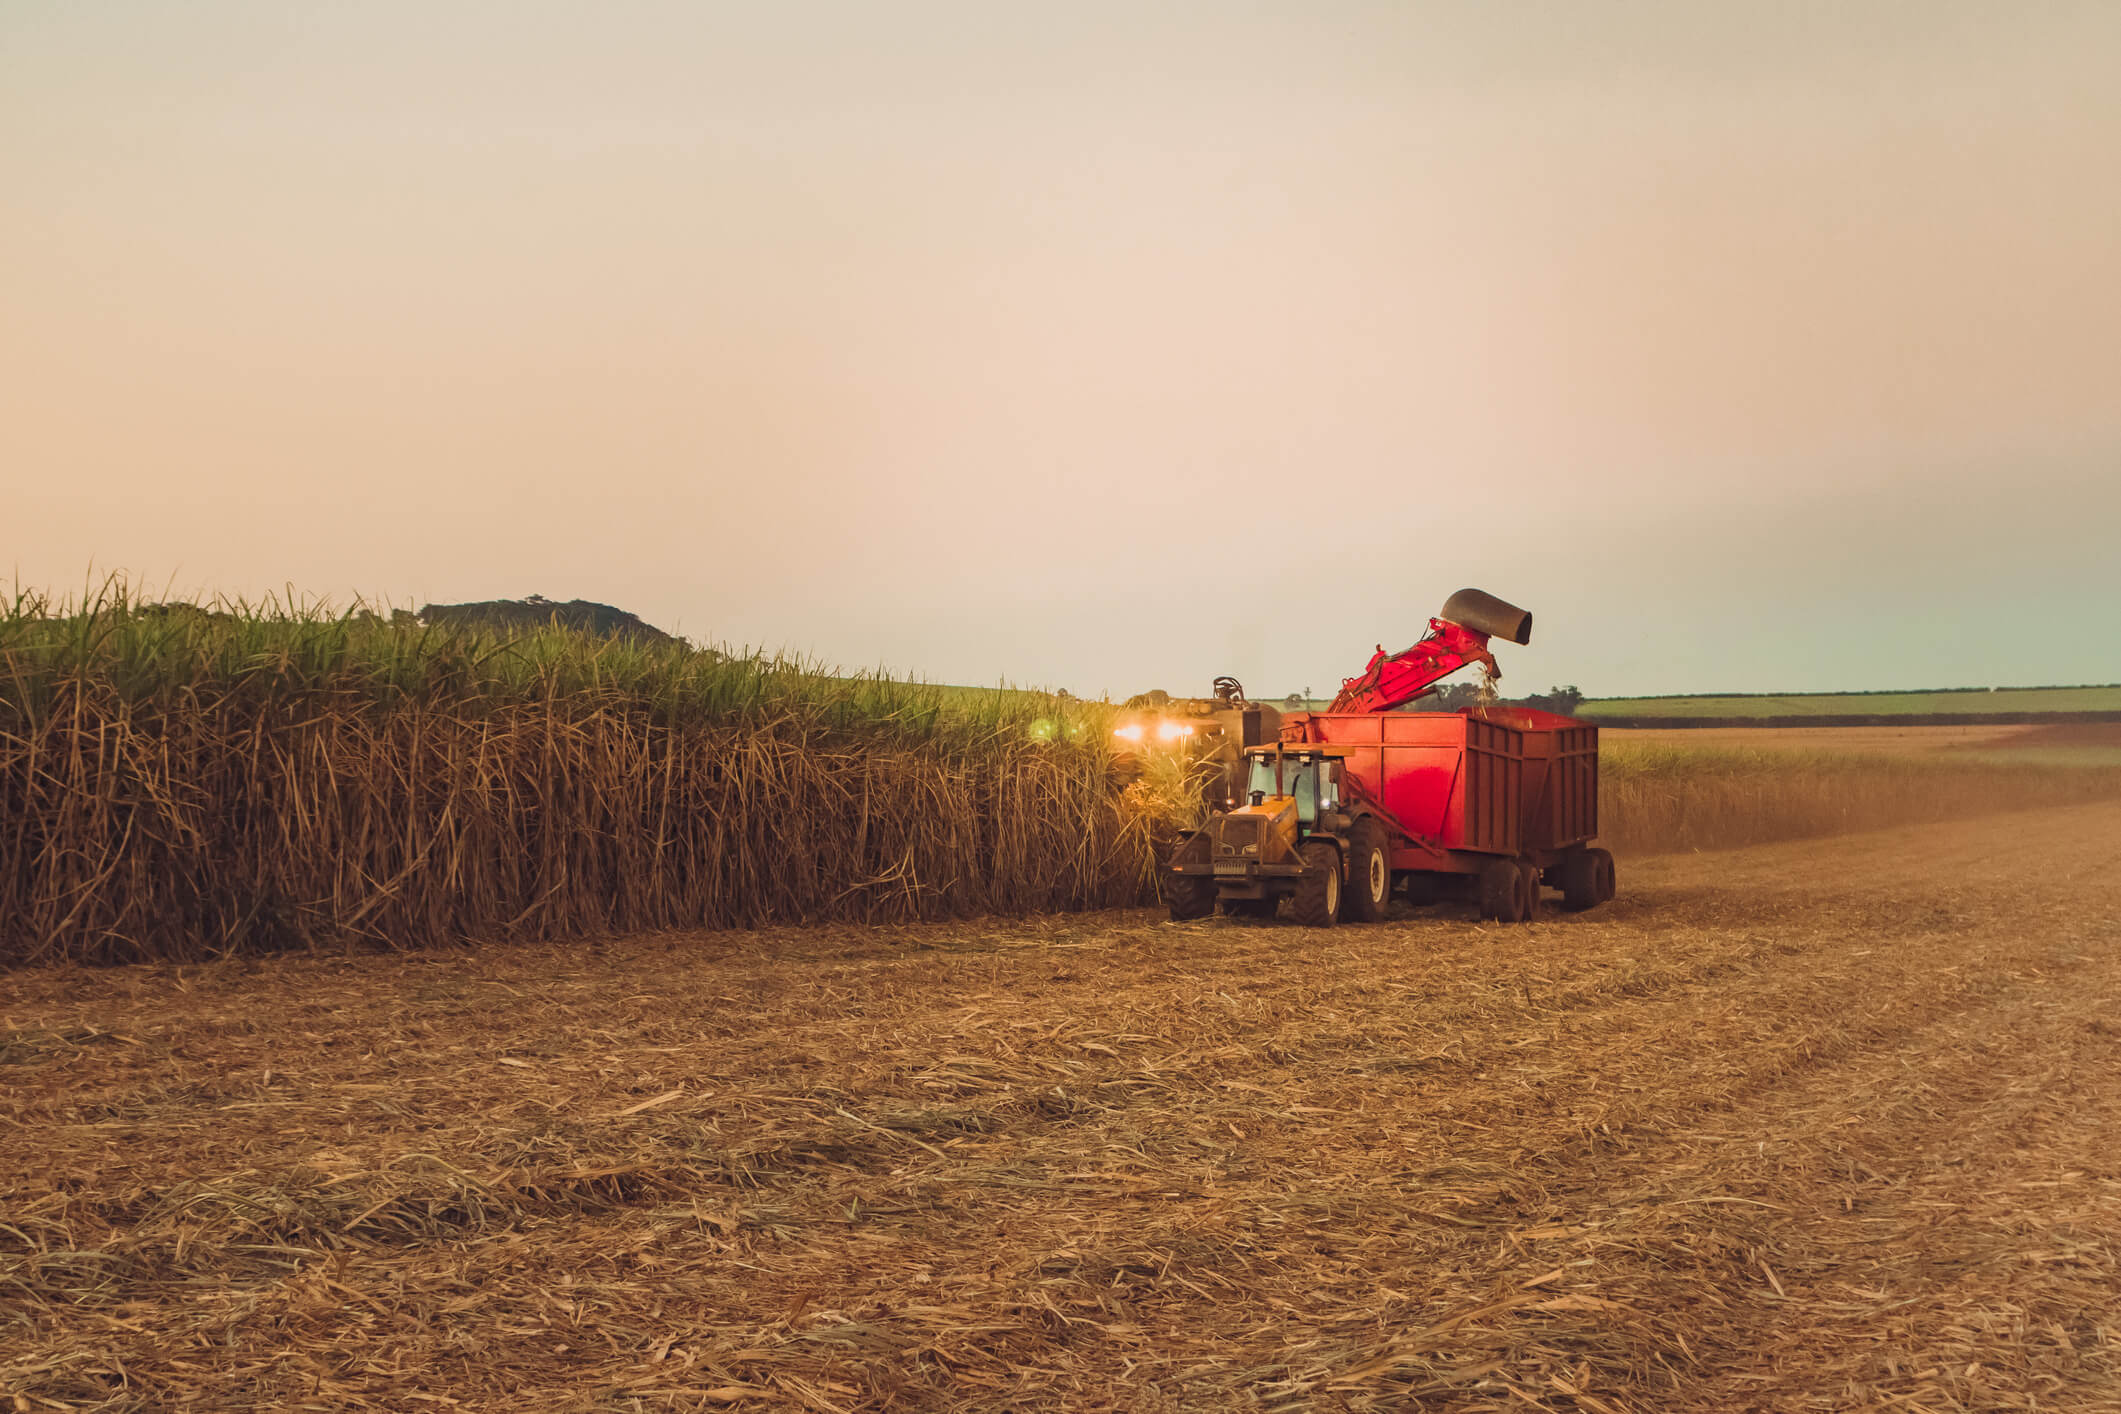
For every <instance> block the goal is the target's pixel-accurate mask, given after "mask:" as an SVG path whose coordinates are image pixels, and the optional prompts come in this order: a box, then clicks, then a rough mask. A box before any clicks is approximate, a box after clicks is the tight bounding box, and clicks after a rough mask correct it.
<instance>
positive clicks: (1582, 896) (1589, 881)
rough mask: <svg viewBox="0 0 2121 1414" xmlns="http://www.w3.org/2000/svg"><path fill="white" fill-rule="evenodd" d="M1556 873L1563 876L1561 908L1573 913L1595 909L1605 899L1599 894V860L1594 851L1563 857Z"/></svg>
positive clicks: (1582, 851)
mask: <svg viewBox="0 0 2121 1414" xmlns="http://www.w3.org/2000/svg"><path fill="white" fill-rule="evenodd" d="M1554 872H1555V873H1556V874H1558V875H1560V876H1561V877H1560V883H1561V906H1562V907H1563V908H1566V909H1567V910H1568V911H1569V912H1571V913H1581V912H1583V911H1584V910H1585V909H1587V908H1595V907H1596V906H1597V905H1598V903H1599V902H1600V900H1602V899H1603V898H1604V897H1605V896H1604V894H1602V893H1600V892H1599V869H1598V858H1597V852H1596V851H1594V850H1588V849H1572V850H1570V851H1569V852H1568V853H1567V854H1565V855H1563V856H1562V858H1561V863H1560V864H1558V865H1557V866H1555V870H1554Z"/></svg>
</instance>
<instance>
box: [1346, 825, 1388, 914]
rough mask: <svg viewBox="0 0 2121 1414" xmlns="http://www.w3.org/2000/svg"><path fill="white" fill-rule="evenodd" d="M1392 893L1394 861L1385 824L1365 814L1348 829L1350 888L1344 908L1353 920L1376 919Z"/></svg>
mask: <svg viewBox="0 0 2121 1414" xmlns="http://www.w3.org/2000/svg"><path fill="white" fill-rule="evenodd" d="M1391 897H1392V864H1391V861H1390V859H1389V858H1388V857H1387V856H1386V854H1385V831H1384V826H1382V825H1380V824H1378V823H1377V822H1376V821H1375V820H1372V819H1370V818H1369V817H1368V816H1364V817H1363V818H1362V819H1360V820H1357V821H1356V822H1355V828H1353V829H1352V830H1350V831H1348V892H1347V896H1346V897H1345V898H1344V899H1343V900H1342V902H1341V910H1342V912H1344V913H1346V914H1347V916H1348V921H1349V922H1350V923H1375V922H1376V921H1377V920H1378V919H1380V918H1382V917H1384V916H1385V904H1386V902H1387V901H1389V900H1390V899H1391Z"/></svg>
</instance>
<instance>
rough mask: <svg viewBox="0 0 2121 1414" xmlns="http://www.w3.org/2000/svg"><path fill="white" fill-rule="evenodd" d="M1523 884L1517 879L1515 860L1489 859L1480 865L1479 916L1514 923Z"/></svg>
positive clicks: (1499, 921) (1498, 921)
mask: <svg viewBox="0 0 2121 1414" xmlns="http://www.w3.org/2000/svg"><path fill="white" fill-rule="evenodd" d="M1523 887H1524V886H1523V885H1522V884H1520V883H1519V882H1518V879H1517V861H1516V860H1514V859H1491V860H1489V861H1488V862H1487V863H1485V864H1483V865H1481V866H1480V916H1481V917H1482V918H1486V919H1491V920H1493V921H1494V922H1497V923H1515V922H1516V921H1517V910H1518V908H1519V907H1520V905H1519V902H1518V900H1519V899H1520V898H1521V897H1522V892H1521V891H1522V889H1523Z"/></svg>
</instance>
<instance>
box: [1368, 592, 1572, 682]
mask: <svg viewBox="0 0 2121 1414" xmlns="http://www.w3.org/2000/svg"><path fill="white" fill-rule="evenodd" d="M1491 638H1500V639H1503V640H1504V641H1506V642H1509V643H1530V642H1531V641H1532V616H1531V615H1530V614H1529V613H1527V612H1526V611H1525V610H1523V609H1520V608H1518V607H1517V606H1516V605H1515V604H1512V603H1509V602H1507V601H1506V600H1502V599H1498V598H1496V597H1495V596H1494V595H1492V594H1488V593H1485V592H1483V591H1481V590H1478V589H1461V590H1459V591H1458V592H1457V593H1456V594H1453V595H1452V596H1451V597H1450V598H1449V599H1446V600H1445V601H1444V606H1443V612H1442V613H1440V614H1438V615H1437V616H1436V617H1435V618H1433V619H1430V620H1429V632H1428V633H1427V635H1426V636H1424V637H1423V638H1422V640H1421V641H1420V642H1419V643H1416V644H1415V645H1414V646H1413V647H1411V648H1408V649H1406V650H1404V651H1403V652H1399V653H1387V652H1385V650H1384V645H1382V644H1379V645H1378V648H1377V655H1376V656H1375V657H1373V658H1372V659H1370V665H1369V667H1367V668H1366V669H1364V670H1363V674H1362V676H1360V677H1353V678H1349V679H1348V680H1347V681H1346V682H1343V683H1342V684H1341V685H1340V695H1339V696H1337V697H1335V698H1334V699H1333V705H1332V707H1330V708H1329V709H1327V710H1329V711H1333V712H1389V711H1391V710H1392V709H1393V708H1394V707H1400V706H1404V705H1405V704H1406V703H1409V702H1412V701H1414V700H1416V699H1417V698H1420V697H1424V696H1427V695H1428V693H1430V692H1431V691H1432V690H1434V688H1435V686H1436V684H1437V683H1438V682H1440V681H1441V680H1442V679H1444V678H1446V677H1448V676H1450V675H1451V674H1452V673H1455V672H1457V671H1458V670H1459V669H1460V668H1462V667H1464V666H1466V664H1468V663H1478V664H1480V666H1481V667H1482V669H1483V670H1485V671H1486V673H1487V675H1488V677H1489V678H1490V679H1494V678H1499V677H1501V676H1502V670H1501V669H1500V668H1498V667H1496V666H1495V656H1494V655H1493V654H1492V653H1490V652H1488V641H1489V640H1490V639H1491Z"/></svg>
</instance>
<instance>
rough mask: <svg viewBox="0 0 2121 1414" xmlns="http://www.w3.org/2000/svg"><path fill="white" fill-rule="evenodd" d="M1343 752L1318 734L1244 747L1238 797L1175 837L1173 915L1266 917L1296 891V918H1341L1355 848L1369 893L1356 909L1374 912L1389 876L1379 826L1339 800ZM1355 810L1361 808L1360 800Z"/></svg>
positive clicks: (1361, 913)
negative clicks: (1201, 823)
mask: <svg viewBox="0 0 2121 1414" xmlns="http://www.w3.org/2000/svg"><path fill="white" fill-rule="evenodd" d="M1346 757H1347V752H1346V750H1345V749H1344V748H1341V747H1335V746H1324V745H1320V744H1319V743H1316V742H1310V743H1304V742H1274V743H1272V744H1269V745H1266V746H1254V747H1250V748H1248V749H1247V750H1246V751H1245V753H1244V755H1243V758H1242V760H1241V767H1240V772H1239V775H1238V779H1239V780H1240V781H1241V782H1242V784H1243V787H1244V795H1243V796H1242V798H1240V799H1238V800H1236V801H1233V802H1232V803H1231V806H1230V808H1229V809H1227V810H1218V811H1216V812H1215V813H1214V814H1213V815H1211V816H1209V818H1208V822H1207V824H1206V825H1205V826H1203V827H1202V828H1201V829H1198V830H1194V831H1191V832H1189V833H1188V834H1187V835H1186V836H1185V837H1184V838H1182V839H1181V840H1180V842H1179V846H1178V849H1177V851H1176V852H1175V853H1174V854H1173V856H1172V860H1171V866H1170V870H1169V873H1168V874H1167V876H1166V883H1165V894H1166V897H1167V899H1168V901H1169V902H1170V904H1171V916H1172V917H1173V918H1180V919H1184V918H1199V917H1202V916H1204V915H1205V914H1207V913H1209V912H1211V911H1213V910H1214V909H1215V908H1216V907H1217V905H1218V904H1220V905H1221V906H1222V908H1223V909H1224V911H1225V912H1230V913H1238V914H1248V913H1249V914H1252V915H1254V916H1257V917H1267V916H1270V915H1271V914H1272V913H1273V912H1274V908H1275V906H1276V904H1278V903H1279V902H1280V901H1281V900H1282V899H1284V898H1287V899H1292V900H1293V901H1294V902H1293V904H1292V910H1293V912H1294V913H1295V915H1296V917H1297V918H1298V919H1300V920H1301V921H1304V922H1307V923H1311V924H1314V925H1328V924H1331V923H1333V922H1334V921H1335V920H1336V919H1338V918H1339V917H1340V900H1341V884H1342V882H1343V881H1344V880H1345V879H1346V878H1348V877H1349V869H1350V865H1349V863H1348V859H1349V857H1350V855H1351V854H1360V855H1361V857H1362V868H1363V873H1362V876H1361V877H1362V880H1363V888H1364V889H1365V891H1366V892H1365V893H1364V894H1363V896H1362V897H1361V898H1360V899H1358V900H1356V901H1355V902H1354V903H1352V904H1351V913H1352V916H1358V917H1361V918H1363V919H1365V920H1367V919H1370V918H1374V917H1376V916H1377V914H1378V912H1379V910H1381V909H1382V908H1383V906H1384V899H1385V896H1386V893H1387V891H1388V889H1389V887H1390V883H1391V870H1390V865H1389V861H1388V860H1387V859H1386V858H1385V856H1384V847H1383V839H1384V836H1383V835H1382V833H1381V832H1375V831H1374V825H1375V822H1374V821H1371V820H1369V819H1367V818H1366V817H1358V816H1356V815H1352V814H1351V813H1350V811H1349V807H1348V805H1347V804H1346V802H1345V799H1344V791H1345V789H1346V777H1345V772H1346V770H1347V760H1346ZM1358 809H1359V807H1358Z"/></svg>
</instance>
